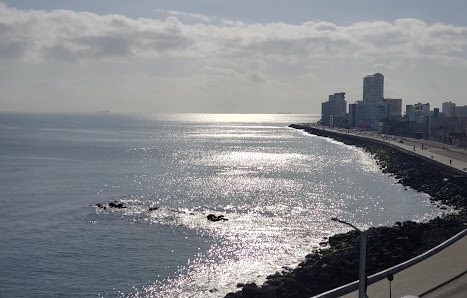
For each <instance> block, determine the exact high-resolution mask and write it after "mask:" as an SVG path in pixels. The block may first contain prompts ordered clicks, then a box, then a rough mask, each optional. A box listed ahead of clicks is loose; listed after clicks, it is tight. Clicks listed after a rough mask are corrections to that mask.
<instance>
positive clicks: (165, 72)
mask: <svg viewBox="0 0 467 298" xmlns="http://www.w3.org/2000/svg"><path fill="white" fill-rule="evenodd" d="M390 4H391V5H389V4H384V3H378V4H376V3H373V2H372V1H366V0H359V1H355V2H352V4H351V5H350V4H349V3H347V2H346V1H329V2H327V1H326V2H323V1H309V2H307V3H306V4H304V3H301V2H299V1H292V2H290V3H288V4H287V5H285V4H284V3H282V2H280V1H270V2H267V3H266V2H265V1H254V2H253V3H250V2H248V6H247V3H246V2H242V1H240V2H236V3H235V4H234V3H222V4H220V3H218V2H216V1H208V0H204V1H197V2H196V4H195V3H194V2H192V1H138V3H137V4H133V3H132V4H131V5H130V4H129V3H127V2H126V1H119V0H118V1H107V0H105V1H99V2H95V1H66V2H64V1H53V0H49V1H40V2H39V1H27V0H16V1H3V2H0V28H1V30H0V36H1V37H2V38H1V39H0V67H1V68H2V72H1V74H2V75H1V80H0V88H1V89H2V95H0V111H18V112H95V111H99V110H110V111H111V112H136V113H138V112H146V113H156V112H208V113H209V112H215V113H278V112H292V113H295V112H301V113H303V112H306V113H313V114H319V113H320V105H321V102H322V101H323V100H325V99H326V97H327V96H328V94H333V93H336V92H345V93H346V99H347V101H348V102H355V101H358V100H362V99H363V93H362V87H363V86H362V79H361V78H362V77H364V76H366V75H370V74H374V73H383V74H384V75H385V85H386V87H385V89H384V94H385V97H387V98H402V99H403V101H404V104H403V106H405V105H406V104H414V103H417V102H429V103H431V105H432V107H433V108H435V107H439V108H441V106H442V103H444V102H448V101H452V102H456V103H457V104H458V105H465V104H466V103H467V97H466V96H465V92H464V90H463V84H464V82H463V81H464V78H465V77H467V51H466V49H467V20H465V18H463V17H462V13H460V12H461V11H465V10H467V4H466V3H464V2H462V1H452V3H450V7H449V8H448V9H446V8H445V7H442V6H440V5H441V4H439V3H437V2H436V1H419V0H417V1H411V2H410V3H405V2H404V1H394V2H391V3H390ZM421 4H423V5H422V6H420V5H421ZM265 7H267V9H261V8H265ZM441 8H443V10H442V11H443V13H442V14H441V13H440V11H441Z"/></svg>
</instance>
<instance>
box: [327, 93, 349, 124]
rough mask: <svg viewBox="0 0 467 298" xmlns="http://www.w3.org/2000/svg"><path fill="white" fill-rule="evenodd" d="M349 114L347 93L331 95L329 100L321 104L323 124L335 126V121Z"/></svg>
mask: <svg viewBox="0 0 467 298" xmlns="http://www.w3.org/2000/svg"><path fill="white" fill-rule="evenodd" d="M346 113H347V101H346V100H345V92H340V93H334V94H332V95H329V100H328V101H326V102H323V103H321V124H322V125H326V126H332V125H334V119H335V118H337V117H342V116H344V115H345V114H346Z"/></svg>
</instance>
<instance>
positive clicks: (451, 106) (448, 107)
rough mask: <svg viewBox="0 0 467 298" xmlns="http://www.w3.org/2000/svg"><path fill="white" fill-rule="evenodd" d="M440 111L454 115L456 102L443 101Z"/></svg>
mask: <svg viewBox="0 0 467 298" xmlns="http://www.w3.org/2000/svg"><path fill="white" fill-rule="evenodd" d="M442 112H443V114H444V115H445V116H447V117H451V116H456V104H455V103H453V102H443V106H442Z"/></svg>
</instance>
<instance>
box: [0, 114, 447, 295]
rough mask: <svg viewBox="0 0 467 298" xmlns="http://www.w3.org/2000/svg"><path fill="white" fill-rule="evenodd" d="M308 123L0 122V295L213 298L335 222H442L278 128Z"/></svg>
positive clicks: (362, 169)
mask: <svg viewBox="0 0 467 298" xmlns="http://www.w3.org/2000/svg"><path fill="white" fill-rule="evenodd" d="M316 120H317V116H316V115H288V114H277V115H218V114H157V115H150V116H123V115H113V114H90V115H75V114H69V115H58V114H54V115H52V114H51V115H44V114H13V113H0V169H1V171H0V190H1V191H0V203H1V208H0V227H1V228H2V234H1V235H2V236H1V241H0V252H1V253H0V297H41V296H42V297H97V296H103V297H115V296H121V297H222V296H224V295H225V294H226V293H228V292H230V291H235V290H236V289H237V288H236V285H237V283H246V282H256V283H262V282H264V281H265V278H266V276H268V275H269V274H273V273H275V272H276V271H281V270H284V268H287V267H294V266H295V265H297V264H298V263H299V262H300V261H301V260H303V259H304V257H305V255H307V254H308V253H310V252H311V251H312V250H313V249H314V247H315V246H316V245H317V242H319V241H320V240H321V239H322V238H323V237H327V236H330V235H332V234H335V233H338V232H344V231H347V230H348V227H346V226H343V225H341V224H338V223H335V222H332V221H331V220H330V218H331V217H335V216H338V217H339V218H341V219H344V220H347V221H349V222H352V223H353V224H355V225H356V226H359V227H361V228H368V227H370V226H379V225H392V224H393V223H394V222H396V221H403V220H419V221H420V220H424V219H428V218H430V217H433V216H436V215H438V214H439V213H440V210H439V209H438V208H436V207H435V206H433V205H431V204H430V202H429V197H428V196H427V195H425V194H423V193H419V192H416V191H413V190H410V189H408V190H407V189H405V188H404V187H403V186H401V185H400V184H396V183H395V182H396V180H395V179H394V178H393V177H391V176H390V175H386V174H382V173H381V172H380V170H379V169H378V166H377V165H376V162H375V160H374V159H373V158H372V157H371V156H370V155H368V154H366V153H365V152H363V151H361V150H360V149H357V148H355V147H352V146H347V145H344V144H341V143H338V142H335V141H333V140H330V139H326V138H321V137H316V136H312V135H310V134H306V133H304V132H301V131H299V130H295V129H291V128H288V127H287V126H288V125H289V124H291V123H300V122H314V121H316ZM113 201H118V203H123V204H124V205H125V206H126V207H127V208H122V209H116V208H106V209H105V210H104V209H103V208H98V207H96V204H98V203H99V204H103V205H107V206H108V203H109V202H113ZM153 207H157V208H158V209H157V210H152V211H150V210H149V208H153ZM208 214H215V215H224V216H225V218H227V219H228V220H227V221H219V222H211V221H208V220H207V218H206V216H207V215H208Z"/></svg>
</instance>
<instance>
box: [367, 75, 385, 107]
mask: <svg viewBox="0 0 467 298" xmlns="http://www.w3.org/2000/svg"><path fill="white" fill-rule="evenodd" d="M383 99H384V76H383V75H382V74H380V73H375V74H374V75H369V76H366V77H364V78H363V101H383Z"/></svg>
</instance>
